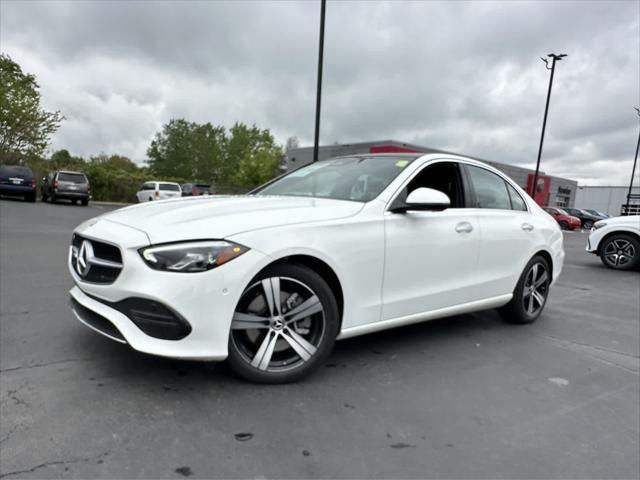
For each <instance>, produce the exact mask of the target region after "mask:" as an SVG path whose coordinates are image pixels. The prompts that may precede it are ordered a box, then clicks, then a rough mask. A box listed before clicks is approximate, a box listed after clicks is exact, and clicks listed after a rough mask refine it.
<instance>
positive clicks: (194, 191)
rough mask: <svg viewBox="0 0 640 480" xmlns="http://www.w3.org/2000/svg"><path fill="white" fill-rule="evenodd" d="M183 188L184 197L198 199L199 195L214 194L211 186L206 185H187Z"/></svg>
mask: <svg viewBox="0 0 640 480" xmlns="http://www.w3.org/2000/svg"><path fill="white" fill-rule="evenodd" d="M181 188H182V196H183V197H197V196H198V195H209V194H211V193H213V192H212V191H211V185H206V184H204V183H185V184H183V185H182V186H181Z"/></svg>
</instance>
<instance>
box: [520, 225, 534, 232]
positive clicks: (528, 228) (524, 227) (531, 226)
mask: <svg viewBox="0 0 640 480" xmlns="http://www.w3.org/2000/svg"><path fill="white" fill-rule="evenodd" d="M520 228H522V230H524V231H525V232H530V231H531V230H533V225H531V224H530V223H523V224H522V226H521V227H520Z"/></svg>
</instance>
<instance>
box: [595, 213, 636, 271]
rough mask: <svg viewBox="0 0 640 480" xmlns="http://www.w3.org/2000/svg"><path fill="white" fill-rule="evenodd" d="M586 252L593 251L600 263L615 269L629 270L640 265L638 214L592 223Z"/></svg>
mask: <svg viewBox="0 0 640 480" xmlns="http://www.w3.org/2000/svg"><path fill="white" fill-rule="evenodd" d="M586 250H587V252H591V253H595V254H596V255H598V256H599V257H600V260H602V263H604V264H605V266H607V267H609V268H613V269H615V270H630V269H632V268H635V267H637V266H639V265H640V215H629V216H627V217H612V218H607V219H606V220H600V221H599V222H596V223H595V224H594V225H593V228H592V229H591V234H590V235H589V241H588V242H587V249H586Z"/></svg>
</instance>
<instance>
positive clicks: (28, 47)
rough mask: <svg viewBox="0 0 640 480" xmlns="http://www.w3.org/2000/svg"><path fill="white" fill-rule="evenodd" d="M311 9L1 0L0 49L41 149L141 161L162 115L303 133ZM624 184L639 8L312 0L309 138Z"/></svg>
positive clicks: (636, 86)
mask: <svg viewBox="0 0 640 480" xmlns="http://www.w3.org/2000/svg"><path fill="white" fill-rule="evenodd" d="M318 19H319V2H316V1H303V2H276V1H267V0H264V1H258V2H242V1H240V2H223V1H198V2H196V1H191V2H188V1H186V2H178V1H175V2H174V1H162V2H157V3H154V2H152V1H146V0H145V1H139V2H127V3H125V2H120V1H97V0H94V1H89V0H87V1H75V2H58V1H52V0H48V1H44V2H35V1H13V0H0V22H1V23H0V27H1V28H0V48H1V50H2V52H4V53H7V54H9V55H10V56H11V57H12V58H13V59H14V60H15V61H17V62H18V63H20V64H21V66H22V67H23V69H24V70H25V71H27V72H30V73H34V74H35V75H36V76H37V78H38V81H39V83H40V85H41V91H42V94H43V99H44V103H45V106H46V107H47V108H48V109H57V110H61V111H62V113H63V114H64V115H65V117H66V120H65V121H64V123H63V125H62V127H61V128H60V130H59V131H58V132H57V133H56V135H55V136H54V138H53V141H52V145H51V147H52V149H58V148H67V149H68V150H70V151H71V152H72V153H73V154H77V155H84V156H89V155H93V154H97V153H100V152H104V153H109V154H110V153H119V154H123V155H127V156H129V157H131V158H133V159H135V160H136V161H138V162H141V161H144V159H145V152H146V149H147V147H148V145H149V143H150V141H151V138H152V137H153V135H154V133H155V132H156V131H158V130H159V129H160V128H161V126H162V125H163V123H165V122H167V121H168V120H169V119H171V118H185V119H188V120H192V121H196V122H212V123H214V124H222V125H226V126H230V125H232V124H233V123H234V122H236V121H241V122H245V123H248V124H253V123H255V124H257V125H258V126H259V127H262V128H269V129H271V130H272V132H273V133H274V135H275V136H276V138H277V139H278V140H279V141H280V142H281V143H284V142H285V141H286V139H287V137H290V136H297V137H298V138H299V139H300V141H301V144H302V145H308V144H311V142H312V139H313V119H314V105H315V103H314V96H315V78H316V62H317V42H318ZM550 52H556V53H567V54H568V55H569V56H568V58H566V59H565V60H563V61H562V62H560V63H559V64H558V66H557V68H556V77H555V81H554V89H553V95H552V99H551V108H550V115H549V122H548V125H547V137H546V140H545V148H544V151H543V164H542V169H543V170H545V171H546V172H547V173H552V174H555V175H562V176H566V177H570V178H574V179H577V180H579V181H580V182H581V183H582V184H627V183H628V181H629V175H630V172H631V163H632V161H633V154H634V151H635V142H636V139H637V135H638V128H639V121H638V117H637V116H635V112H634V110H633V106H637V105H638V104H640V2H639V1H637V0H630V1H612V2H597V1H577V0H576V1H568V2H561V1H537V2H523V1H511V2H509V1H504V0H502V1H496V2H481V1H469V2H465V1H445V2H436V1H422V2H401V1H390V2H383V1H372V2H364V1H360V2H338V1H331V0H329V1H328V5H327V19H326V44H325V75H324V86H323V107H322V127H321V143H333V142H335V141H338V142H355V141H366V140H380V139H397V140H401V141H406V142H412V143H418V144H420V145H425V146H430V147H434V148H443V149H448V150H452V151H456V152H460V153H466V154H469V155H475V156H479V157H483V158H487V159H490V160H496V161H502V162H505V163H512V164H517V165H523V166H531V165H535V158H536V155H537V148H538V142H539V135H540V126H541V122H542V116H543V112H544V102H545V96H546V89H547V85H548V78H549V72H548V71H547V70H545V68H544V65H543V63H542V61H541V60H540V58H539V57H540V56H541V55H545V54H547V53H550Z"/></svg>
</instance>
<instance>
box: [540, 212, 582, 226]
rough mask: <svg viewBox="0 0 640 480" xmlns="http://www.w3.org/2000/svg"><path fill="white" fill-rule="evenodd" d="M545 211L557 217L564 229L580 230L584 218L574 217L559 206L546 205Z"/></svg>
mask: <svg viewBox="0 0 640 480" xmlns="http://www.w3.org/2000/svg"><path fill="white" fill-rule="evenodd" d="M544 211H545V212H547V213H548V214H549V215H551V216H552V217H553V218H555V219H556V222H558V225H560V228H561V229H562V230H580V227H581V226H582V220H580V219H579V218H578V217H572V216H571V215H569V214H568V213H567V212H565V211H564V210H562V209H561V208H557V207H545V208H544Z"/></svg>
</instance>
